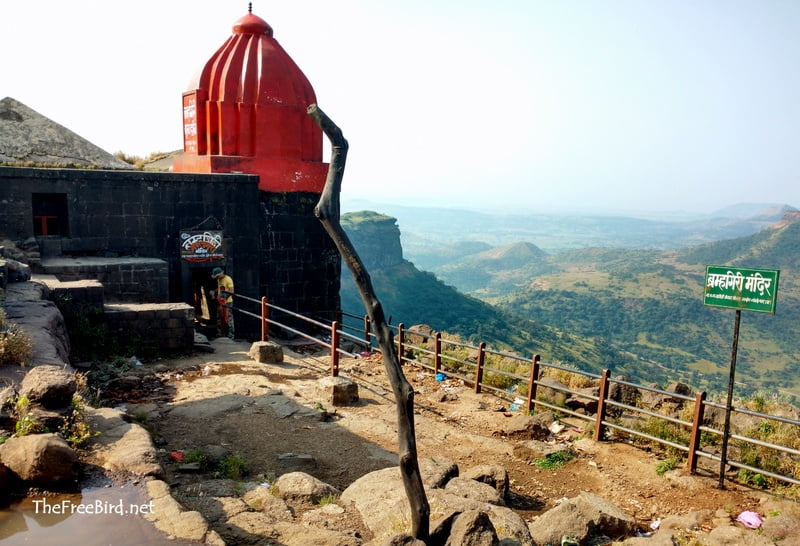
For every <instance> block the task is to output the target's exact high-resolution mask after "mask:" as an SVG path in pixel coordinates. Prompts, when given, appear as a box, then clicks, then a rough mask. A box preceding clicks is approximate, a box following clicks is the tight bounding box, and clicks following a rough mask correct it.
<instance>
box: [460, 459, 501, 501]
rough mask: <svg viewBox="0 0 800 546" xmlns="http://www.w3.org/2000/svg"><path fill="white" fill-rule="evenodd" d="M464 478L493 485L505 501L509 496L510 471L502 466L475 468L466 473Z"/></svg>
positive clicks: (484, 465)
mask: <svg viewBox="0 0 800 546" xmlns="http://www.w3.org/2000/svg"><path fill="white" fill-rule="evenodd" d="M462 477H464V478H469V479H471V480H475V481H478V482H481V483H486V484H489V485H491V486H492V487H494V488H495V490H497V493H498V494H499V495H500V498H503V499H504V498H505V497H506V495H507V494H508V471H506V469H505V468H503V467H502V466H500V465H492V464H482V465H478V466H473V467H472V468H470V469H469V470H467V471H466V472H464V473H463V474H462Z"/></svg>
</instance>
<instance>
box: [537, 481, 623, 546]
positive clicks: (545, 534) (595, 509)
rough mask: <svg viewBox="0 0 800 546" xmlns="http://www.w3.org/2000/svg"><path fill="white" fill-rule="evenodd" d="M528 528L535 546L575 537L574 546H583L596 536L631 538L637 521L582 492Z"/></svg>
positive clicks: (601, 500) (593, 496)
mask: <svg viewBox="0 0 800 546" xmlns="http://www.w3.org/2000/svg"><path fill="white" fill-rule="evenodd" d="M528 528H529V530H530V533H531V536H532V537H533V541H534V544H561V543H562V542H561V541H562V538H564V537H575V538H576V539H577V543H579V544H586V543H587V541H588V539H589V538H592V537H595V536H601V535H605V536H608V537H611V538H618V537H624V536H628V535H631V534H633V532H634V531H635V530H636V521H635V520H634V519H633V518H632V517H630V516H629V515H627V514H626V513H625V512H623V511H622V510H621V509H620V508H618V507H617V506H615V505H614V504H612V503H611V502H609V501H607V500H606V499H604V498H602V497H599V496H597V495H595V494H593V493H588V492H586V491H584V492H582V493H581V494H580V495H579V496H577V497H575V498H572V499H569V500H567V501H565V502H562V503H561V504H559V505H558V506H556V507H555V508H552V509H550V510H548V511H547V512H545V513H544V514H542V515H541V516H539V518H538V519H537V520H536V521H534V522H533V523H531V524H529V525H528Z"/></svg>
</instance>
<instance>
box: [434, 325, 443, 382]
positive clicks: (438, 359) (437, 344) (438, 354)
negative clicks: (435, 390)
mask: <svg viewBox="0 0 800 546" xmlns="http://www.w3.org/2000/svg"><path fill="white" fill-rule="evenodd" d="M441 367H442V334H441V333H439V332H436V336H434V338H433V373H434V374H437V373H439V370H440V369H441Z"/></svg>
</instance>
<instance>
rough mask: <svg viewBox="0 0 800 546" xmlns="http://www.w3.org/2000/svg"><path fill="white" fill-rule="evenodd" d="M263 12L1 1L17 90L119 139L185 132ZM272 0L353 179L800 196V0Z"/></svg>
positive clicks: (705, 200) (543, 189) (453, 194)
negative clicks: (206, 80)
mask: <svg viewBox="0 0 800 546" xmlns="http://www.w3.org/2000/svg"><path fill="white" fill-rule="evenodd" d="M246 12H247V2H243V1H235V2H232V1H230V0H224V1H222V0H217V1H211V0H193V1H191V2H176V1H174V0H160V1H153V0H137V1H136V2H109V1H104V2H101V1H90V0H73V1H70V2H67V1H64V0H33V1H32V0H24V1H23V0H2V2H1V3H0V51H2V52H3V61H2V70H1V71H0V98H2V97H4V96H11V97H14V98H15V99H17V100H19V101H21V102H23V103H25V104H26V105H28V106H29V107H31V108H33V109H34V110H37V111H38V112H40V113H41V114H43V115H45V116H48V117H50V118H51V119H53V120H54V121H56V122H58V123H60V124H62V125H65V126H66V127H68V128H70V129H72V130H73V131H75V132H76V133H78V134H79V135H81V136H83V137H84V138H87V139H88V140H90V141H91V142H93V143H95V144H97V145H98V146H100V147H101V148H103V149H105V150H107V151H109V152H112V153H113V152H116V151H120V150H121V151H124V152H126V153H128V154H133V155H140V156H146V155H148V154H149V153H150V152H154V151H170V150H175V149H178V148H181V147H182V136H181V130H182V125H181V93H182V92H183V91H185V90H186V87H187V85H188V83H189V81H190V80H191V79H192V76H193V74H194V73H195V72H196V71H197V70H198V69H200V68H201V67H202V66H203V65H204V63H205V62H206V61H207V60H208V59H209V58H210V56H211V55H212V54H213V53H214V52H215V51H216V50H217V48H218V47H219V46H221V45H222V44H223V43H224V42H225V40H226V39H227V38H228V37H229V36H230V34H231V26H232V24H233V22H234V21H235V20H236V19H238V18H239V17H240V16H242V15H244V14H245V13H246ZM253 13H255V14H256V15H258V16H260V17H262V18H263V19H265V20H266V21H267V22H268V23H269V24H270V25H271V26H272V27H273V29H274V31H275V38H276V39H277V40H278V42H280V44H281V45H282V46H283V47H284V49H286V51H287V52H288V53H289V55H290V56H291V57H292V58H293V59H294V60H295V61H296V62H297V64H298V65H299V66H300V68H301V69H302V70H303V72H304V73H305V74H306V76H308V78H309V80H310V81H311V83H312V85H313V86H314V89H315V91H316V94H317V100H318V103H319V105H320V107H321V108H322V109H323V110H325V111H326V112H327V113H328V114H329V115H330V116H331V118H332V119H333V120H334V121H335V122H336V123H337V124H338V125H339V126H340V127H341V128H342V130H343V131H344V133H345V136H346V137H347V138H348V140H349V141H350V146H351V149H350V155H349V158H348V165H347V170H346V173H345V179H344V190H343V191H344V194H345V197H348V196H365V197H369V198H372V199H376V200H387V199H392V200H395V201H398V202H402V203H404V204H418V205H441V204H447V203H450V204H453V205H457V206H492V207H495V208H501V207H508V208H509V209H514V210H519V209H520V208H521V207H526V208H530V209H532V210H536V211H546V210H548V209H552V208H571V209H576V208H577V209H581V208H583V209H589V210H606V211H609V210H614V211H628V212H646V211H665V210H685V211H701V212H705V211H712V210H715V209H718V208H721V207H724V206H727V205H731V204H735V203H740V202H778V203H787V204H790V205H793V206H797V207H800V1H797V0H749V1H739V0H659V1H652V0H651V1H648V0H607V1H602V2H601V1H599V0H598V1H577V0H575V1H557V0H548V1H545V0H495V1H494V2H486V1H482V2H477V1H472V0H424V1H423V0H406V1H403V2H391V3H390V2H384V1H382V0H336V1H331V0H307V1H292V2H266V1H265V2H259V1H255V2H254V6H253ZM326 155H327V151H326ZM326 159H327V157H326Z"/></svg>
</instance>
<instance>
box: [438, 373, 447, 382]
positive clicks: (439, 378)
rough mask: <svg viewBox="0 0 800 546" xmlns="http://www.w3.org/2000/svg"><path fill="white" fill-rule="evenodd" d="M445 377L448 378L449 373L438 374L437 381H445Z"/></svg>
mask: <svg viewBox="0 0 800 546" xmlns="http://www.w3.org/2000/svg"><path fill="white" fill-rule="evenodd" d="M445 379H447V375H445V374H443V373H442V372H439V373H437V374H436V381H444V380H445Z"/></svg>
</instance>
